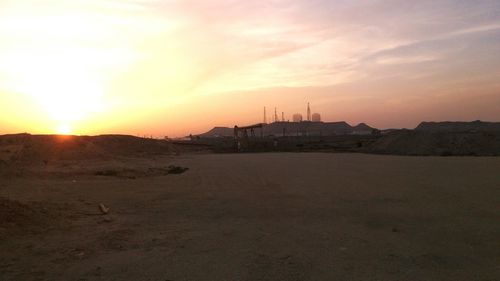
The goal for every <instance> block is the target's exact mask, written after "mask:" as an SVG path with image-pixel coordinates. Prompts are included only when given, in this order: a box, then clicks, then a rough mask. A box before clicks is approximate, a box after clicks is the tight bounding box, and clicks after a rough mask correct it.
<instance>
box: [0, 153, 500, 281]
mask: <svg viewBox="0 0 500 281" xmlns="http://www.w3.org/2000/svg"><path fill="white" fill-rule="evenodd" d="M171 164H175V165H179V166H183V167H189V170H188V171H187V172H185V173H183V174H178V175H172V174H169V175H164V174H162V173H161V171H162V170H159V167H160V168H161V167H167V166H168V165H171ZM151 167H153V168H154V169H149V168H151ZM30 169H31V171H28V172H22V173H19V175H14V176H12V175H10V176H8V177H3V178H0V196H2V197H4V198H8V199H9V200H16V201H19V202H20V203H22V204H26V206H32V207H31V208H33V209H32V210H31V211H33V212H38V211H40V213H39V215H40V216H37V217H36V218H37V220H38V221H37V222H36V223H33V225H28V226H26V225H24V226H16V225H2V226H0V235H1V236H0V237H1V239H2V240H0V280H162V281H165V280H173V281H179V280H427V281H428V280H454V281H457V280H467V281H470V280H481V281H487V280H491V281H493V280H500V239H499V238H498V237H500V223H499V221H500V220H499V218H500V215H499V211H500V158H487V157H483V158H473V157H442V158H439V157H401V156H377V155H363V154H326V153H325V154H322V153H262V154H206V155H182V156H177V157H173V156H172V157H158V158H156V159H149V160H148V159H135V160H134V159H121V160H116V161H107V162H98V161H94V162H92V161H87V162H80V163H71V162H66V163H59V164H52V166H50V167H34V168H30ZM103 169H115V170H119V171H122V170H123V169H125V172H123V173H122V172H120V173H118V174H116V175H112V176H98V175H94V173H95V171H98V170H103ZM148 171H153V172H148ZM155 171H160V172H155ZM99 203H103V204H105V205H106V206H107V207H109V208H110V212H109V214H107V215H101V214H100V212H99V209H98V204H99ZM2 234H3V235H2Z"/></svg>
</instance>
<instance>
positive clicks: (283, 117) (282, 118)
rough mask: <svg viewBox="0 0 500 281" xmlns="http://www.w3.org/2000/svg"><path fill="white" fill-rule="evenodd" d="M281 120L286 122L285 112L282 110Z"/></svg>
mask: <svg viewBox="0 0 500 281" xmlns="http://www.w3.org/2000/svg"><path fill="white" fill-rule="evenodd" d="M281 122H285V112H283V111H282V112H281Z"/></svg>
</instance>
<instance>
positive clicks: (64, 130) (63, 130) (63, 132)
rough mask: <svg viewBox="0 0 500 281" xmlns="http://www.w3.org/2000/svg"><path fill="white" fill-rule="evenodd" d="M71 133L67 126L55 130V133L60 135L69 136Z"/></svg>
mask: <svg viewBox="0 0 500 281" xmlns="http://www.w3.org/2000/svg"><path fill="white" fill-rule="evenodd" d="M71 132H72V131H71V126H70V125H68V124H61V125H59V127H58V128H57V133H58V134H60V135H69V134H71Z"/></svg>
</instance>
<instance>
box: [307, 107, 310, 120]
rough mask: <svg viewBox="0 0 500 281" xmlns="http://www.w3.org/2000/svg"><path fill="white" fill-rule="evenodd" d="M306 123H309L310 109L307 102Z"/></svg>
mask: <svg viewBox="0 0 500 281" xmlns="http://www.w3.org/2000/svg"><path fill="white" fill-rule="evenodd" d="M307 121H311V108H310V107H309V102H308V103H307Z"/></svg>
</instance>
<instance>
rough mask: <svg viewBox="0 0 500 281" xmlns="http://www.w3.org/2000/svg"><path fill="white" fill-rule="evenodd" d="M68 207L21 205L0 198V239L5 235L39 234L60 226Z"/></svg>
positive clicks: (31, 203) (34, 203) (37, 204)
mask: <svg viewBox="0 0 500 281" xmlns="http://www.w3.org/2000/svg"><path fill="white" fill-rule="evenodd" d="M67 208H68V206H63V205H61V206H59V205H55V204H49V203H44V202H30V203H21V202H19V201H14V200H10V199H8V198H5V197H0V239H1V237H2V236H6V235H11V234H15V235H23V234H32V233H35V234H36V233H41V232H44V231H47V230H50V229H53V228H55V227H59V226H61V222H62V220H63V219H64V218H65V216H63V213H62V212H63V211H64V210H65V209H67Z"/></svg>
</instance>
